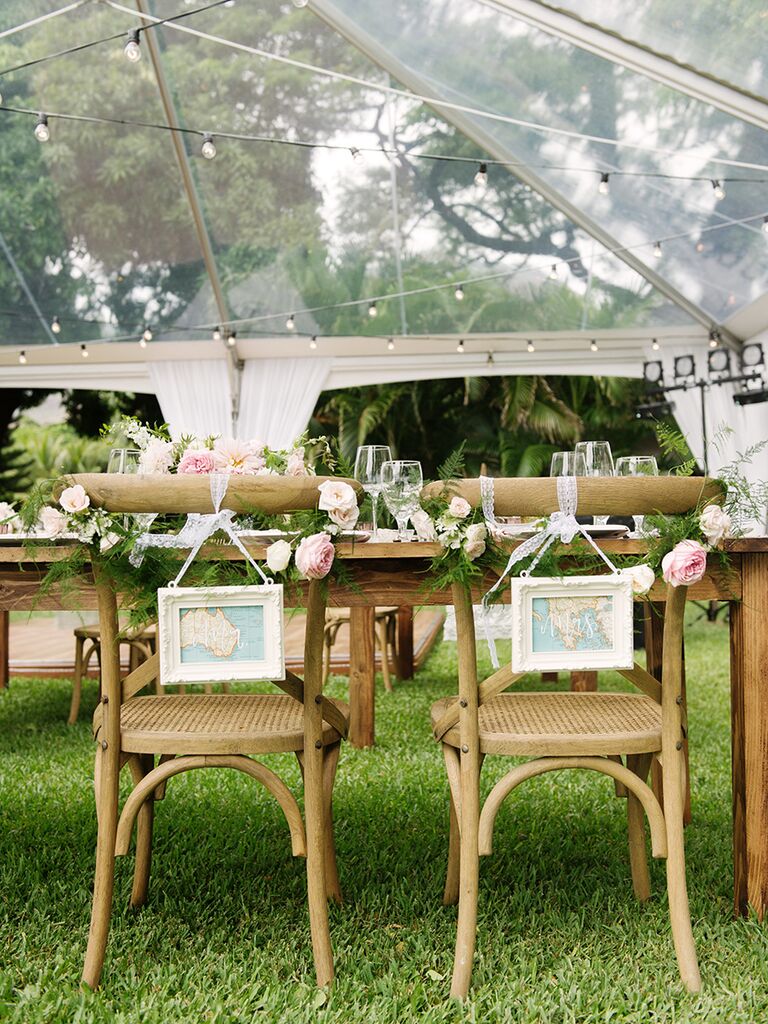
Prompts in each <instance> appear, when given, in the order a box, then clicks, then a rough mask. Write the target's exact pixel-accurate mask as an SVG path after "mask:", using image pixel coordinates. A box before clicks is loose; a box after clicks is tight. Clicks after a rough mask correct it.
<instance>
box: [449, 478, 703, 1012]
mask: <svg viewBox="0 0 768 1024" xmlns="http://www.w3.org/2000/svg"><path fill="white" fill-rule="evenodd" d="M659 479H662V480H663V484H664V486H662V487H660V486H659V485H658V480H659ZM648 484H650V486H647V485H648ZM429 493H431V494H434V493H435V490H434V487H433V488H432V489H431V491H429ZM458 493H460V494H462V495H463V496H464V497H465V498H467V499H468V500H469V501H471V502H473V503H474V504H475V505H477V504H479V498H480V495H479V485H477V482H476V481H462V482H461V483H460V484H459V487H458ZM720 494H721V491H720V488H719V485H718V484H716V483H714V482H711V481H702V480H700V479H699V480H695V479H690V478H689V479H687V480H685V479H682V478H676V479H672V478H656V479H654V478H647V479H633V478H631V477H628V478H615V479H608V480H600V479H599V478H597V479H585V480H580V481H579V504H578V509H579V512H580V513H584V514H601V513H602V514H605V513H608V512H613V513H614V514H617V513H620V512H621V511H624V512H626V511H627V510H629V509H634V510H636V514H640V512H647V513H651V512H653V511H656V510H658V511H662V512H681V511H685V510H686V509H690V508H692V507H695V506H696V504H697V502H698V501H699V500H700V499H701V498H702V497H707V498H709V499H710V500H712V499H715V500H716V499H717V498H718V497H719V496H720ZM496 506H497V512H498V514H500V515H541V514H548V513H550V512H552V511H555V510H556V509H557V500H556V491H555V481H550V480H505V481H497V485H496ZM665 596H666V615H665V623H664V641H663V671H662V676H663V680H664V685H663V686H662V685H661V684H660V683H659V682H658V680H656V679H655V678H654V677H653V676H651V675H650V674H649V673H648V672H647V671H646V670H645V669H643V668H641V667H640V666H639V665H635V667H634V668H633V669H630V670H627V671H622V673H621V674H622V675H623V676H624V677H625V678H626V679H628V680H629V681H630V682H632V683H633V684H634V685H635V686H637V687H638V688H639V690H640V691H641V693H639V694H621V693H605V692H600V693H504V692H503V691H504V690H506V689H507V688H508V687H509V686H512V685H513V684H514V683H516V682H518V680H520V679H522V678H523V676H522V675H514V674H513V673H512V671H511V669H509V668H507V667H503V668H501V669H500V670H499V671H497V672H496V673H494V674H493V675H492V676H491V677H490V678H489V679H486V680H485V681H484V682H483V683H481V684H480V685H478V680H477V659H476V650H475V624H474V618H473V614H472V595H471V593H470V591H469V588H468V587H466V586H463V585H459V584H457V585H455V586H454V587H453V601H454V604H455V607H456V622H457V632H458V682H459V694H458V699H457V698H455V697H450V698H444V699H442V700H439V701H437V702H436V703H435V704H434V705H433V707H432V727H433V732H434V736H435V738H436V739H437V740H439V741H440V742H441V743H442V748H443V754H444V757H445V765H446V771H447V774H448V782H449V788H450V796H451V809H450V839H449V853H448V871H447V877H446V883H445V892H444V903H446V904H451V903H456V902H458V904H459V915H458V927H457V936H456V955H455V960H454V969H453V980H452V987H451V994H452V995H453V996H454V997H456V998H459V999H463V998H464V997H465V996H466V995H467V992H468V990H469V983H470V977H471V973H472V959H473V956H474V950H475V939H476V925H477V897H478V872H479V857H480V856H483V855H488V854H490V853H491V843H492V835H493V826H494V821H495V818H496V813H497V811H498V809H499V807H500V805H501V803H502V802H503V800H504V798H505V797H506V796H507V795H508V794H509V793H510V792H511V791H512V790H513V789H514V788H515V787H516V786H517V785H519V783H521V782H523V781H524V780H525V779H529V778H532V777H534V776H536V775H541V774H543V773H545V772H550V771H559V770H561V769H564V768H584V769H589V770H592V771H597V772H602V773H603V774H605V775H608V776H610V777H611V778H612V779H613V780H614V784H615V786H616V787H617V793H621V794H623V793H624V792H626V796H627V820H628V831H629V859H630V867H631V873H632V882H633V887H634V891H635V895H636V896H637V898H638V899H640V900H647V899H648V898H649V895H650V879H649V874H648V864H647V861H646V851H645V832H644V821H643V813H644V812H645V814H646V816H647V817H648V820H649V824H650V829H651V846H652V852H653V856H655V857H665V858H666V859H667V890H668V896H669V911H670V920H671V925H672V934H673V938H674V945H675V951H676V954H677V961H678V966H679V970H680V976H681V978H682V980H683V982H684V983H685V985H686V987H687V988H688V989H690V990H691V991H694V992H695V991H698V990H699V989H700V987H701V978H700V975H699V968H698V962H697V958H696V949H695V946H694V940H693V932H692V928H691V919H690V913H689V908H688V894H687V887H686V878H685V851H684V842H683V807H684V777H685V765H684V755H683V741H684V738H685V724H684V704H683V693H682V685H681V684H682V638H683V616H684V612H685V600H686V588H684V587H678V588H674V587H671V586H668V587H666V595H665ZM486 754H504V755H508V756H514V757H517V756H527V757H531V756H532V757H534V760H532V761H528V762H527V763H524V764H520V765H517V766H515V767H514V768H512V770H511V771H510V772H509V773H508V774H507V775H505V776H504V777H503V778H502V779H501V780H500V781H499V782H498V783H497V784H496V785H495V786H494V787H493V789H492V790H491V793H490V794H489V796H488V797H487V799H486V801H485V804H484V806H483V807H482V811H481V808H480V794H479V779H480V769H481V766H482V762H483V759H484V758H485V755H486ZM622 758H625V759H626V763H625V762H624V761H623V760H622ZM652 763H655V764H657V765H658V764H660V765H661V770H662V773H663V787H664V799H663V804H664V806H663V809H662V806H661V804H660V803H659V801H658V799H657V798H656V796H655V795H654V793H653V790H652V789H651V788H650V787H649V786H648V785H647V783H646V779H647V777H648V772H649V769H650V767H651V764H652Z"/></svg>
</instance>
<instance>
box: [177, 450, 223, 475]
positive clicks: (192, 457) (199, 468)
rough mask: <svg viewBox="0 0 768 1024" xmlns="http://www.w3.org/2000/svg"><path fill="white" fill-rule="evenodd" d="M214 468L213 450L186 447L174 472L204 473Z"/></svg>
mask: <svg viewBox="0 0 768 1024" xmlns="http://www.w3.org/2000/svg"><path fill="white" fill-rule="evenodd" d="M215 468H216V462H215V460H214V458H213V452H211V451H208V450H207V449H205V450H202V451H193V450H191V449H189V448H187V450H186V451H185V452H184V454H183V455H182V457H181V462H180V463H179V466H178V469H177V470H176V472H177V473H190V474H196V475H202V474H204V473H213V471H214V469H215Z"/></svg>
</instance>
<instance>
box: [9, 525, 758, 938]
mask: <svg viewBox="0 0 768 1024" xmlns="http://www.w3.org/2000/svg"><path fill="white" fill-rule="evenodd" d="M249 546H250V549H251V551H252V553H253V554H254V556H255V557H259V556H260V555H263V548H260V547H259V546H258V545H249ZM601 546H602V547H603V549H604V550H605V551H607V552H609V553H611V552H612V553H617V552H621V553H624V554H633V553H640V552H642V551H643V550H644V546H643V544H642V542H638V541H628V540H606V541H603V542H602V544H601ZM438 551H439V548H438V546H437V545H435V544H421V543H413V544H371V543H367V544H357V545H354V546H352V545H340V546H339V556H340V557H341V558H343V559H345V560H348V561H349V563H350V568H352V569H353V575H354V578H355V581H356V585H355V586H354V587H342V586H339V585H335V584H332V585H331V586H330V588H329V596H328V600H329V604H331V605H335V606H337V607H349V608H351V624H350V625H351V636H350V678H349V696H350V715H351V722H350V738H351V741H352V742H353V743H354V744H355V745H356V746H360V747H365V746H369V745H371V744H372V743H373V741H374V710H375V707H374V657H373V652H374V646H373V645H374V639H373V637H374V624H373V612H374V607H375V606H376V605H398V606H401V607H404V608H409V607H412V606H413V605H419V604H443V605H444V604H447V603H450V593H449V592H448V591H434V590H433V591H430V590H429V588H428V584H427V578H428V569H429V562H430V559H431V558H432V557H433V556H434V555H435V554H436V553H437V552H438ZM728 552H729V563H730V567H731V572H730V573H729V574H728V575H727V576H725V577H724V576H723V575H722V574H720V573H718V572H716V571H711V572H708V573H707V575H706V576H705V578H704V579H703V580H702V581H701V582H700V583H697V584H695V585H694V586H692V587H690V588H689V596H690V597H691V598H692V599H694V600H721V601H728V602H729V603H730V613H731V614H730V631H731V741H732V793H733V860H734V906H735V910H736V912H737V913H739V914H746V913H747V910H748V907H749V906H751V907H752V908H753V909H754V910H755V911H756V913H757V915H758V917H759V918H760V919H761V920H762V918H763V916H764V914H765V912H766V909H768V538H749V539H744V540H738V541H732V542H730V543H729V544H728ZM204 553H205V555H207V556H208V557H219V558H234V559H237V558H240V557H241V556H240V555H239V554H238V553H237V552H236V551H234V549H230V548H225V547H218V546H212V547H210V548H208V549H207V550H206V551H205V552H204ZM65 554H66V548H65V547H63V546H56V547H51V548H46V549H45V550H42V551H40V552H39V553H38V554H37V555H36V558H37V562H36V563H35V564H33V563H32V562H30V560H29V555H28V554H25V552H24V551H23V550H22V549H21V548H11V547H0V609H2V610H3V611H5V612H7V611H8V610H10V609H29V608H32V607H33V606H34V602H35V598H36V596H37V591H38V587H39V582H40V579H41V578H42V576H43V575H44V574H45V570H46V567H47V565H49V564H50V563H51V562H52V561H55V560H58V559H60V558H62V557H64V556H65ZM493 582H494V578H493V577H489V578H488V579H487V580H485V581H483V582H482V583H481V584H480V585H478V586H477V587H476V588H475V593H474V598H475V600H476V601H477V602H478V603H479V601H480V599H481V597H482V595H483V593H485V591H486V590H487V589H488V587H489V586H490V585H491V584H492V583H493ZM650 597H651V601H652V602H654V603H656V602H662V601H663V599H664V588H663V586H661V585H659V584H657V585H656V586H655V587H654V590H653V591H652V592H651V595H650ZM78 601H79V606H80V607H84V608H86V607H95V595H94V592H93V588H92V585H91V584H90V582H89V581H88V580H87V579H84V580H83V585H82V588H80V592H79V595H78ZM289 601H290V597H289V596H288V595H287V598H286V603H289ZM37 607H41V608H55V607H63V604H62V603H61V601H60V599H58V598H57V597H56V595H54V594H49V595H47V596H46V598H45V599H44V600H43V602H42V603H41V604H39V605H38V606H37ZM658 608H659V609H662V610H663V605H662V604H660V603H659V604H658ZM405 616H406V617H407V612H406V613H405ZM661 621H662V620H661V617H660V616H658V615H654V614H647V615H646V644H647V652H648V662H649V669H650V671H652V672H658V666H659V665H660V662H661V650H660V641H661V628H660V626H661ZM1 632H2V630H0V633H1ZM1 646H2V644H1V643H0V647H1ZM694 685H695V682H694Z"/></svg>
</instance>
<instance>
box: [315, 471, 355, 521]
mask: <svg viewBox="0 0 768 1024" xmlns="http://www.w3.org/2000/svg"><path fill="white" fill-rule="evenodd" d="M317 489H318V491H320V500H319V501H318V503H317V507H318V508H320V509H322V510H323V511H324V512H327V513H328V518H329V519H330V520H331V521H332V522H334V523H336V524H337V526H343V527H346V528H349V527H352V526H354V525H355V523H356V522H357V517H358V515H359V512H358V508H357V495H356V494H355V489H354V487H351V486H350V485H349V484H345V483H344V481H343V480H325V481H323V483H321V484H318V487H317Z"/></svg>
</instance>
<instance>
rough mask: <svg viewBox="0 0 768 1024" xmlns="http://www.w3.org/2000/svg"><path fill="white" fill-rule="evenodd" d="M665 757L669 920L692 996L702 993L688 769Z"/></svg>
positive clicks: (680, 760)
mask: <svg viewBox="0 0 768 1024" xmlns="http://www.w3.org/2000/svg"><path fill="white" fill-rule="evenodd" d="M674 753H675V754H676V755H677V756H672V757H669V756H665V758H664V765H663V777H664V819H665V822H666V826H667V893H668V896H669V918H670V922H671V925H672V936H673V938H674V940H675V953H676V954H677V964H678V967H679V968H680V977H681V978H682V980H683V984H684V985H685V987H686V988H687V989H688V990H689V992H699V991H701V975H700V973H699V962H698V959H697V957H696V945H695V943H694V941H693V928H692V927H691V911H690V908H689V905H688V886H687V884H686V880H685V840H684V837H683V813H684V807H685V803H684V795H683V794H684V785H685V782H684V778H685V767H684V762H683V755H682V752H678V751H675V752H674Z"/></svg>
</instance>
